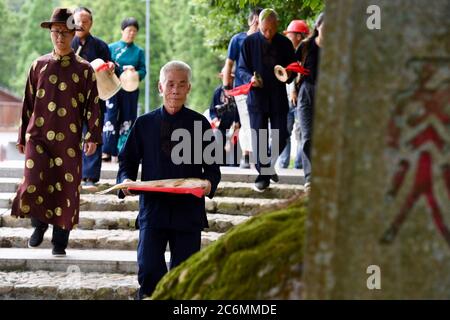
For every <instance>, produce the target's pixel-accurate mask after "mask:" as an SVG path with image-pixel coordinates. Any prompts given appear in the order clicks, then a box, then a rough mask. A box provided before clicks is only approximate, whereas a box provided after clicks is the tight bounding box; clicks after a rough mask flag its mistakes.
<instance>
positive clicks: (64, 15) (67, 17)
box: [41, 8, 83, 31]
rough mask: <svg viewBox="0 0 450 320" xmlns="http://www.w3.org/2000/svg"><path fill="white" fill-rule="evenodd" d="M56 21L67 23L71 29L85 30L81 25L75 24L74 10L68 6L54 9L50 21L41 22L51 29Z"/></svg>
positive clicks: (42, 25)
mask: <svg viewBox="0 0 450 320" xmlns="http://www.w3.org/2000/svg"><path fill="white" fill-rule="evenodd" d="M54 23H65V24H66V26H67V28H68V29H69V30H77V31H79V30H83V29H82V28H81V27H80V26H78V25H76V24H75V20H74V17H73V12H72V11H71V10H70V9H67V8H56V9H55V10H53V13H52V16H51V18H50V21H44V22H41V27H42V28H45V29H50V28H51V26H52V24H54Z"/></svg>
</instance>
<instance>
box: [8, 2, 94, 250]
mask: <svg viewBox="0 0 450 320" xmlns="http://www.w3.org/2000/svg"><path fill="white" fill-rule="evenodd" d="M41 27H42V28H45V29H49V31H50V38H51V40H52V43H53V52H51V53H48V54H46V55H44V56H42V57H39V58H37V59H36V60H35V61H34V62H33V64H32V66H31V68H30V71H29V74H28V79H27V83H26V86H25V95H24V101H23V107H22V116H21V125H20V127H19V137H18V141H17V149H18V150H19V152H20V153H24V154H25V168H24V179H23V180H22V183H21V184H20V185H19V188H18V190H17V195H16V197H15V199H14V200H13V204H12V209H11V214H12V215H13V216H17V217H27V218H31V224H32V226H33V227H34V228H35V229H34V232H33V234H32V235H31V237H30V239H29V242H28V246H29V247H38V246H39V245H40V244H41V243H42V241H43V238H44V233H45V232H46V231H47V229H48V225H49V224H51V225H53V238H52V244H53V250H52V253H53V255H55V256H64V255H65V254H66V252H65V249H66V247H67V243H68V241H69V233H70V230H72V229H73V228H74V227H76V225H77V223H78V219H79V213H80V212H79V210H80V182H81V154H82V152H83V151H84V153H85V154H86V155H87V156H89V155H92V154H94V153H95V151H96V149H97V144H101V142H102V135H101V134H102V126H101V124H100V107H99V104H98V100H99V97H98V94H97V83H96V78H95V74H94V70H92V68H91V66H90V64H89V63H88V62H87V61H85V60H84V59H82V58H81V57H79V56H77V55H75V53H74V51H73V50H72V47H71V41H72V39H73V37H74V36H75V30H79V27H77V26H76V25H75V22H74V18H73V15H72V12H71V11H70V10H69V9H66V8H57V9H55V10H54V11H53V14H52V16H51V19H50V20H49V21H44V22H42V23H41ZM83 124H86V126H87V131H86V133H85V134H84V135H83V134H82V128H83Z"/></svg>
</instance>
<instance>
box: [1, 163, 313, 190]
mask: <svg viewBox="0 0 450 320" xmlns="http://www.w3.org/2000/svg"><path fill="white" fill-rule="evenodd" d="M23 169H24V161H3V162H1V163H0V177H5V178H20V179H21V178H22V176H23ZM117 170H118V164H117V163H103V164H102V172H101V179H115V178H116V177H117ZM220 170H221V173H222V181H230V182H249V183H253V182H254V181H255V179H256V176H257V175H258V173H257V171H256V169H240V168H237V167H220ZM276 171H277V173H278V176H279V177H280V183H283V184H294V185H303V184H304V182H305V179H304V173H303V170H299V169H276ZM139 176H140V174H139Z"/></svg>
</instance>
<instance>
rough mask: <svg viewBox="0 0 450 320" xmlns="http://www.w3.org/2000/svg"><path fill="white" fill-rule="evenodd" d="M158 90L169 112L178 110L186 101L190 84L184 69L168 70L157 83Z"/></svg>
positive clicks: (172, 112)
mask: <svg viewBox="0 0 450 320" xmlns="http://www.w3.org/2000/svg"><path fill="white" fill-rule="evenodd" d="M158 88H159V92H160V93H161V95H162V97H163V103H164V107H165V109H166V111H167V112H168V113H169V114H175V113H177V112H178V111H180V109H181V107H182V106H183V104H184V103H185V102H186V99H187V96H188V93H189V91H190V90H191V84H190V83H189V78H188V73H187V71H185V70H168V71H167V72H166V79H165V80H164V82H162V83H161V82H159V84H158Z"/></svg>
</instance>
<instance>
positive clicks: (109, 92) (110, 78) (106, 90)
mask: <svg viewBox="0 0 450 320" xmlns="http://www.w3.org/2000/svg"><path fill="white" fill-rule="evenodd" d="M104 64H105V61H103V60H102V59H100V58H99V59H95V60H94V61H92V62H91V66H92V68H93V69H94V71H95V76H96V78H97V90H98V96H99V97H100V99H102V100H108V99H109V98H111V97H112V96H114V95H115V94H116V93H117V92H118V91H119V90H120V87H121V85H120V80H119V78H117V76H116V74H115V73H114V72H111V71H110V70H102V69H103V68H101V67H102V66H103V65H104ZM97 70H98V71H97Z"/></svg>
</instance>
